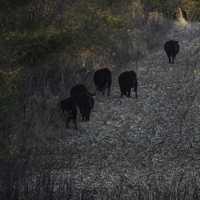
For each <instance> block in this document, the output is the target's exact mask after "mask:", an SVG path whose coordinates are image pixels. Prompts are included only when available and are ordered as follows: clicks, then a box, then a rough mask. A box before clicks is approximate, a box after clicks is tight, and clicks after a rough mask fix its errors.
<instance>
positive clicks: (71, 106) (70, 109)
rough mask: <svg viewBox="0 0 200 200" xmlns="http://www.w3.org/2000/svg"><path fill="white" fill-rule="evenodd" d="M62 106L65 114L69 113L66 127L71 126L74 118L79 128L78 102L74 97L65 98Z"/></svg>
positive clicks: (61, 103) (75, 124)
mask: <svg viewBox="0 0 200 200" xmlns="http://www.w3.org/2000/svg"><path fill="white" fill-rule="evenodd" d="M60 107H61V110H62V112H63V114H66V115H67V120H66V127H67V128H68V127H69V122H70V121H71V120H72V121H73V123H74V126H75V129H77V108H76V103H75V101H74V99H73V98H72V97H69V98H67V99H64V100H62V101H61V102H60Z"/></svg>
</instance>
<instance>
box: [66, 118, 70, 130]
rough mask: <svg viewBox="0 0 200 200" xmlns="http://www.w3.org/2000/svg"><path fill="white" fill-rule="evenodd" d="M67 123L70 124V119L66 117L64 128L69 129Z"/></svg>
mask: <svg viewBox="0 0 200 200" xmlns="http://www.w3.org/2000/svg"><path fill="white" fill-rule="evenodd" d="M69 122H70V118H69V117H68V118H67V120H66V123H65V127H66V128H69Z"/></svg>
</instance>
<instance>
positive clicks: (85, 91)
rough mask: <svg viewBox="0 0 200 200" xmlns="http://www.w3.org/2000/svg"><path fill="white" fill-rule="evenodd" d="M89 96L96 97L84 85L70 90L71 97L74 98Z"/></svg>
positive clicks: (78, 85)
mask: <svg viewBox="0 0 200 200" xmlns="http://www.w3.org/2000/svg"><path fill="white" fill-rule="evenodd" d="M84 94H87V95H91V96H94V94H92V93H90V92H89V91H88V89H87V88H86V87H85V86H84V85H83V84H77V85H75V86H74V87H72V88H71V90H70V95H71V97H73V98H79V97H80V96H82V95H84Z"/></svg>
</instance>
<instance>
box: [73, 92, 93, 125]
mask: <svg viewBox="0 0 200 200" xmlns="http://www.w3.org/2000/svg"><path fill="white" fill-rule="evenodd" d="M75 101H76V105H77V106H78V108H79V110H80V113H81V116H82V121H89V120H90V113H91V110H92V108H93V107H94V99H93V97H92V96H91V95H88V94H83V95H82V96H79V98H77V99H75Z"/></svg>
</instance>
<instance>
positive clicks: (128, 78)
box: [118, 71, 137, 98]
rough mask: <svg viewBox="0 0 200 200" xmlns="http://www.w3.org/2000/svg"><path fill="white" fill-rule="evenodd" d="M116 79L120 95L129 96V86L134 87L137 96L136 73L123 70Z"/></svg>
mask: <svg viewBox="0 0 200 200" xmlns="http://www.w3.org/2000/svg"><path fill="white" fill-rule="evenodd" d="M118 80H119V86H120V91H121V97H122V96H123V95H125V96H127V97H131V88H134V91H135V97H136V98H137V75H136V73H135V72H134V71H125V72H123V73H121V74H120V75H119V78H118Z"/></svg>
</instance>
